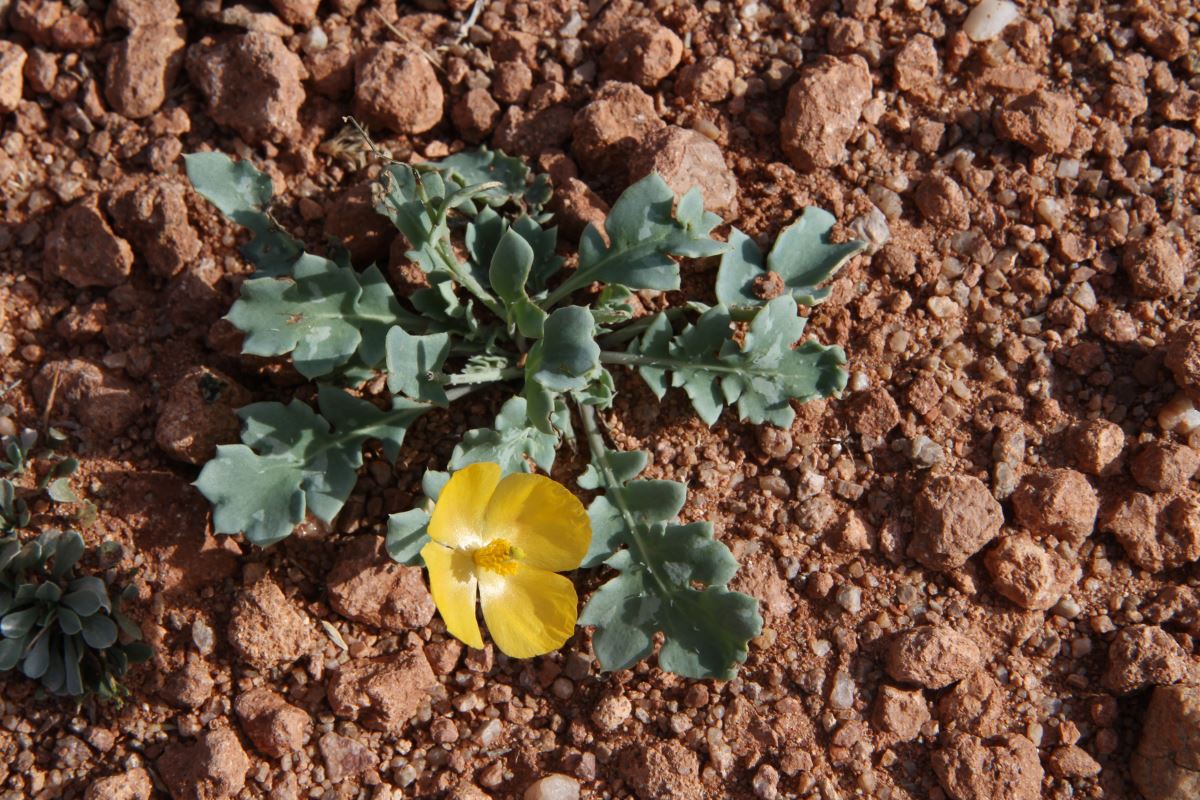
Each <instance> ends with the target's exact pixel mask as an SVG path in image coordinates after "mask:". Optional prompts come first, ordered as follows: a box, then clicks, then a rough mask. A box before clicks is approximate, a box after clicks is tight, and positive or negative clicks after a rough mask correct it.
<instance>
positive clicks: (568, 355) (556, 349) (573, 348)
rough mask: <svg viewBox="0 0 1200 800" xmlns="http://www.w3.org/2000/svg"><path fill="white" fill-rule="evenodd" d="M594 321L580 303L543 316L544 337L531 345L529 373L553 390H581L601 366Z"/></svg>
mask: <svg viewBox="0 0 1200 800" xmlns="http://www.w3.org/2000/svg"><path fill="white" fill-rule="evenodd" d="M595 331H596V324H595V321H594V320H593V319H592V315H591V312H589V311H588V310H587V309H586V308H583V307H582V306H567V307H566V308H560V309H558V310H557V311H555V312H554V313H553V314H551V315H550V316H549V317H548V318H547V319H546V325H545V338H543V339H542V340H541V341H539V342H538V343H537V344H535V345H534V346H533V348H532V349H531V350H530V352H529V358H528V360H527V362H526V370H527V374H528V376H529V377H530V378H531V379H532V380H534V381H536V382H537V383H539V384H541V385H542V386H544V387H545V388H546V389H548V390H550V391H552V392H567V391H572V390H580V389H583V388H584V387H586V386H587V384H588V380H589V379H590V378H591V377H592V376H593V375H594V374H596V373H597V372H598V370H599V368H600V346H599V345H598V344H596V340H595V338H594V335H595Z"/></svg>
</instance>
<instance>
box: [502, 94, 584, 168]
mask: <svg viewBox="0 0 1200 800" xmlns="http://www.w3.org/2000/svg"><path fill="white" fill-rule="evenodd" d="M530 105H531V106H532V101H531V103H530ZM573 118H574V112H573V111H572V110H571V107H570V106H568V105H567V104H566V103H554V104H553V105H550V106H548V107H546V108H541V109H538V110H534V111H526V110H525V109H523V108H521V107H520V106H509V107H508V108H507V109H506V110H505V112H504V116H502V117H501V118H500V122H499V123H497V125H496V131H495V133H494V134H492V147H494V148H495V149H497V150H502V151H504V152H505V153H508V154H510V155H521V156H526V157H527V158H536V157H537V156H539V155H541V154H542V153H544V152H546V151H547V150H558V149H561V148H562V147H563V146H564V145H565V144H566V142H567V140H568V139H569V138H571V121H572V119H573Z"/></svg>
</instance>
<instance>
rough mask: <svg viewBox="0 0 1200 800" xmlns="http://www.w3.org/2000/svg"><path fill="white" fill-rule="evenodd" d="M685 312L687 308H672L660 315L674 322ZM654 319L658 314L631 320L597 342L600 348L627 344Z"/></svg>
mask: <svg viewBox="0 0 1200 800" xmlns="http://www.w3.org/2000/svg"><path fill="white" fill-rule="evenodd" d="M687 310H688V309H687V306H675V307H674V308H668V309H667V310H666V311H663V312H662V313H664V314H666V315H667V319H669V320H671V321H672V322H674V321H676V320H678V319H679V318H680V317H682V316H683V315H684V314H686V313H687ZM656 319H658V314H647V315H646V316H644V317H640V318H638V319H635V320H632V321H631V322H629V323H628V324H627V325H625V327H623V328H620V329H618V330H615V331H613V332H612V333H608V334H605V335H604V336H601V337H600V338H599V339H598V340H597V342H598V343H599V344H600V346H601V347H616V346H617V345H619V344H625V342H628V341H629V340H630V339H636V338H637V337H638V336H639V335H640V334H641V333H642V332H643V331H645V330H646V329H647V328H649V327H650V326H651V325H652V324H653V323H654V320H656Z"/></svg>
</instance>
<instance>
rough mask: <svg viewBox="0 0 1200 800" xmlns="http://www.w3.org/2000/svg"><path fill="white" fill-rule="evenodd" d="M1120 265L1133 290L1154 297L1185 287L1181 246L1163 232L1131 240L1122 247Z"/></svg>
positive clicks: (1168, 294) (1161, 296) (1166, 294)
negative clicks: (1180, 253) (1180, 252)
mask: <svg viewBox="0 0 1200 800" xmlns="http://www.w3.org/2000/svg"><path fill="white" fill-rule="evenodd" d="M1121 267H1122V268H1123V269H1124V270H1125V277H1126V278H1128V279H1129V285H1130V287H1131V288H1132V289H1133V293H1134V294H1136V295H1137V296H1138V297H1145V298H1148V299H1151V300H1156V299H1162V298H1165V297H1170V296H1171V295H1174V294H1178V293H1179V292H1181V291H1183V284H1184V279H1185V278H1186V277H1187V270H1186V268H1185V267H1184V263H1183V259H1182V258H1181V257H1180V255H1179V248H1178V247H1176V245H1175V243H1174V242H1173V241H1171V239H1170V237H1169V236H1167V235H1166V234H1165V233H1161V232H1160V233H1156V234H1154V235H1152V236H1147V237H1138V238H1136V239H1132V240H1130V242H1129V243H1128V244H1126V245H1125V249H1124V250H1123V251H1122V255H1121Z"/></svg>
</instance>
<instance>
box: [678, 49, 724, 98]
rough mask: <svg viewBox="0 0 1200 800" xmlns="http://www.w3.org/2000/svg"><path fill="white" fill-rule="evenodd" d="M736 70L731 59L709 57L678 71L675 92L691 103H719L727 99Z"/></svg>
mask: <svg viewBox="0 0 1200 800" xmlns="http://www.w3.org/2000/svg"><path fill="white" fill-rule="evenodd" d="M735 77H737V68H736V66H735V65H734V63H733V61H732V60H731V59H728V58H725V57H724V56H710V57H708V58H703V59H701V60H699V61H697V62H696V63H695V64H688V65H687V66H686V67H684V68H683V69H681V70H679V78H678V79H677V80H676V81H675V91H676V93H677V94H678V95H679V96H680V97H684V98H687V99H688V100H690V101H691V102H693V103H695V102H701V101H703V102H705V103H721V102H724V100H725V99H726V98H727V97H729V89H730V87H731V86H732V85H733V79H734V78H735Z"/></svg>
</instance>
